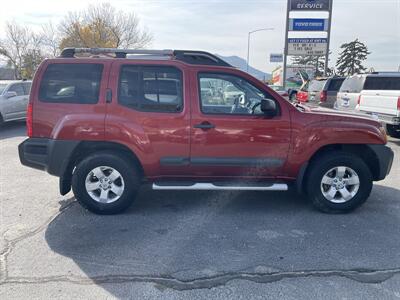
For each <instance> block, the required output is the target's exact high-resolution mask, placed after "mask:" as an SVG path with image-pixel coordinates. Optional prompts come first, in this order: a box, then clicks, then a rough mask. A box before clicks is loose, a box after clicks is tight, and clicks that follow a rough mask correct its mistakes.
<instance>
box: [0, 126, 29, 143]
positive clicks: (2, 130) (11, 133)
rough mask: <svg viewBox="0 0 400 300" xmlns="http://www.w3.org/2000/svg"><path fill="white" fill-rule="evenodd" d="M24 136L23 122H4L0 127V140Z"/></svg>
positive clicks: (24, 127)
mask: <svg viewBox="0 0 400 300" xmlns="http://www.w3.org/2000/svg"><path fill="white" fill-rule="evenodd" d="M25 135H26V125H25V121H11V122H6V123H4V124H3V125H1V126H0V140H5V139H9V138H13V137H18V136H25Z"/></svg>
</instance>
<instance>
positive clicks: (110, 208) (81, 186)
mask: <svg viewBox="0 0 400 300" xmlns="http://www.w3.org/2000/svg"><path fill="white" fill-rule="evenodd" d="M99 166H108V167H111V168H113V169H115V170H117V171H118V172H119V173H120V174H121V176H122V178H123V180H124V185H125V188H124V190H123V192H122V194H121V196H120V198H119V199H118V200H116V201H115V202H111V203H100V202H97V201H95V200H94V199H92V197H91V196H90V195H89V193H88V192H87V191H86V187H85V180H86V177H87V175H88V174H89V173H90V172H91V171H92V170H93V169H95V168H96V167H99ZM139 187H140V176H139V172H138V170H137V167H136V166H135V164H134V163H133V162H132V160H131V159H129V157H127V156H125V155H123V154H121V153H115V152H109V151H104V152H100V153H96V154H93V155H90V156H88V157H87V158H85V159H83V160H82V161H81V162H80V163H79V164H78V165H77V167H76V168H75V171H74V173H73V176H72V190H73V192H74V195H75V197H76V199H77V201H78V202H79V203H80V204H81V205H82V206H83V207H84V208H87V209H88V210H90V211H91V212H93V213H96V214H101V215H112V214H117V213H121V212H123V211H124V210H126V209H127V208H128V207H129V206H131V204H132V203H133V201H134V200H135V197H136V194H137V192H138V190H139Z"/></svg>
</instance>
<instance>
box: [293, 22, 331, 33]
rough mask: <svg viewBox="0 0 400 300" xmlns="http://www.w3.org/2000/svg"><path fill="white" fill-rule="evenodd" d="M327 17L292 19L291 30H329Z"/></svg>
mask: <svg viewBox="0 0 400 300" xmlns="http://www.w3.org/2000/svg"><path fill="white" fill-rule="evenodd" d="M326 21H327V20H326V19H290V20H289V30H290V31H327V30H328V22H326Z"/></svg>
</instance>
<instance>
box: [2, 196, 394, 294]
mask: <svg viewBox="0 0 400 300" xmlns="http://www.w3.org/2000/svg"><path fill="white" fill-rule="evenodd" d="M74 203H75V201H74V198H70V199H67V200H66V201H65V202H64V203H63V205H62V206H61V207H60V209H59V210H58V211H57V212H56V213H55V214H54V215H52V216H51V217H49V218H48V219H47V221H46V222H44V223H43V224H42V225H40V226H39V227H37V228H36V229H34V230H32V231H29V232H27V233H25V234H23V235H21V236H19V237H16V238H14V239H12V240H7V239H5V242H6V246H5V247H4V249H3V250H2V251H1V252H0V286H1V285H6V284H42V283H49V282H67V283H73V284H81V285H90V284H93V283H95V284H113V283H114V284H118V283H141V282H142V283H154V284H157V285H158V286H159V287H163V288H171V289H173V290H178V291H184V290H195V289H211V288H214V287H219V286H224V285H226V284H227V283H228V282H230V281H232V280H246V281H252V282H256V283H271V282H277V281H280V280H283V279H293V278H306V277H335V276H336V277H343V278H347V279H351V280H354V281H357V282H361V283H382V282H384V281H386V280H388V279H390V278H392V277H393V276H395V275H398V274H400V268H393V269H382V270H374V269H352V270H304V271H279V272H269V273H259V272H257V273H251V272H240V271H239V272H228V273H222V274H218V275H213V276H208V277H199V278H195V279H191V280H182V279H178V278H176V277H173V276H171V275H138V274H132V275H118V274H115V275H104V276H92V277H82V276H74V275H59V276H47V277H23V276H16V277H12V276H11V277H10V276H8V270H7V257H8V255H9V254H10V253H11V251H12V250H13V249H14V247H15V246H16V244H18V243H19V242H21V241H23V240H25V239H27V238H29V237H32V236H34V235H36V234H38V233H40V232H41V231H42V230H44V229H45V228H46V227H47V226H48V225H49V224H50V223H51V222H52V221H53V220H55V219H56V218H57V217H58V216H60V215H61V214H62V213H63V212H64V211H65V210H66V209H68V208H69V207H71V206H72V204H74Z"/></svg>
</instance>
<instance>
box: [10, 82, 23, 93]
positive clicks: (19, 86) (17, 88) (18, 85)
mask: <svg viewBox="0 0 400 300" xmlns="http://www.w3.org/2000/svg"><path fill="white" fill-rule="evenodd" d="M8 91H9V92H16V93H17V96H23V95H25V92H24V88H23V87H22V84H21V83H14V84H13V85H12V86H11V87H10V88H9V89H8Z"/></svg>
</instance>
